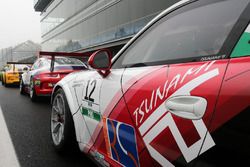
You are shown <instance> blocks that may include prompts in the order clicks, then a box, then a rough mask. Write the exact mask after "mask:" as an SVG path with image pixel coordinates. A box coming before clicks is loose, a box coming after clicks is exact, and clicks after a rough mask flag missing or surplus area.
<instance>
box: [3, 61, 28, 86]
mask: <svg viewBox="0 0 250 167" xmlns="http://www.w3.org/2000/svg"><path fill="white" fill-rule="evenodd" d="M30 66H31V64H29V63H19V62H7V64H6V66H5V67H4V71H3V72H2V76H1V77H2V78H1V80H2V85H4V86H10V85H19V83H20V76H21V75H22V73H23V72H25V71H27V70H28V69H29V67H30Z"/></svg>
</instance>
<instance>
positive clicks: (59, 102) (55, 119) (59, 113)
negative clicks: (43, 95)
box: [51, 94, 65, 145]
mask: <svg viewBox="0 0 250 167" xmlns="http://www.w3.org/2000/svg"><path fill="white" fill-rule="evenodd" d="M64 126H65V110H64V100H63V97H62V95H60V94H58V95H57V96H56V97H55V99H54V101H53V105H52V112H51V135H52V139H53V142H54V144H55V145H59V144H60V143H61V141H62V140H63V138H64Z"/></svg>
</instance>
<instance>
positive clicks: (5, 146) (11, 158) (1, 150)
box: [0, 107, 20, 167]
mask: <svg viewBox="0 0 250 167" xmlns="http://www.w3.org/2000/svg"><path fill="white" fill-rule="evenodd" d="M0 166H1V167H20V164H19V162H18V159H17V156H16V152H15V149H14V146H13V143H12V141H11V138H10V134H9V131H8V128H7V125H6V122H5V120H4V117H3V112H2V109H1V107H0Z"/></svg>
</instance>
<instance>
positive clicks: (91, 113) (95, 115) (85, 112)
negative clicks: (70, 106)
mask: <svg viewBox="0 0 250 167" xmlns="http://www.w3.org/2000/svg"><path fill="white" fill-rule="evenodd" d="M81 113H82V115H84V116H87V117H89V118H91V119H94V120H96V121H98V122H100V121H101V114H100V113H98V112H97V111H94V110H92V109H90V108H86V107H82V109H81Z"/></svg>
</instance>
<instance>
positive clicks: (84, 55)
mask: <svg viewBox="0 0 250 167" xmlns="http://www.w3.org/2000/svg"><path fill="white" fill-rule="evenodd" d="M44 56H46V57H47V56H51V64H50V71H51V72H53V71H54V66H55V57H56V56H60V57H89V56H90V55H87V54H84V53H75V52H72V53H69V52H44V51H40V52H39V55H38V57H44Z"/></svg>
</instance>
